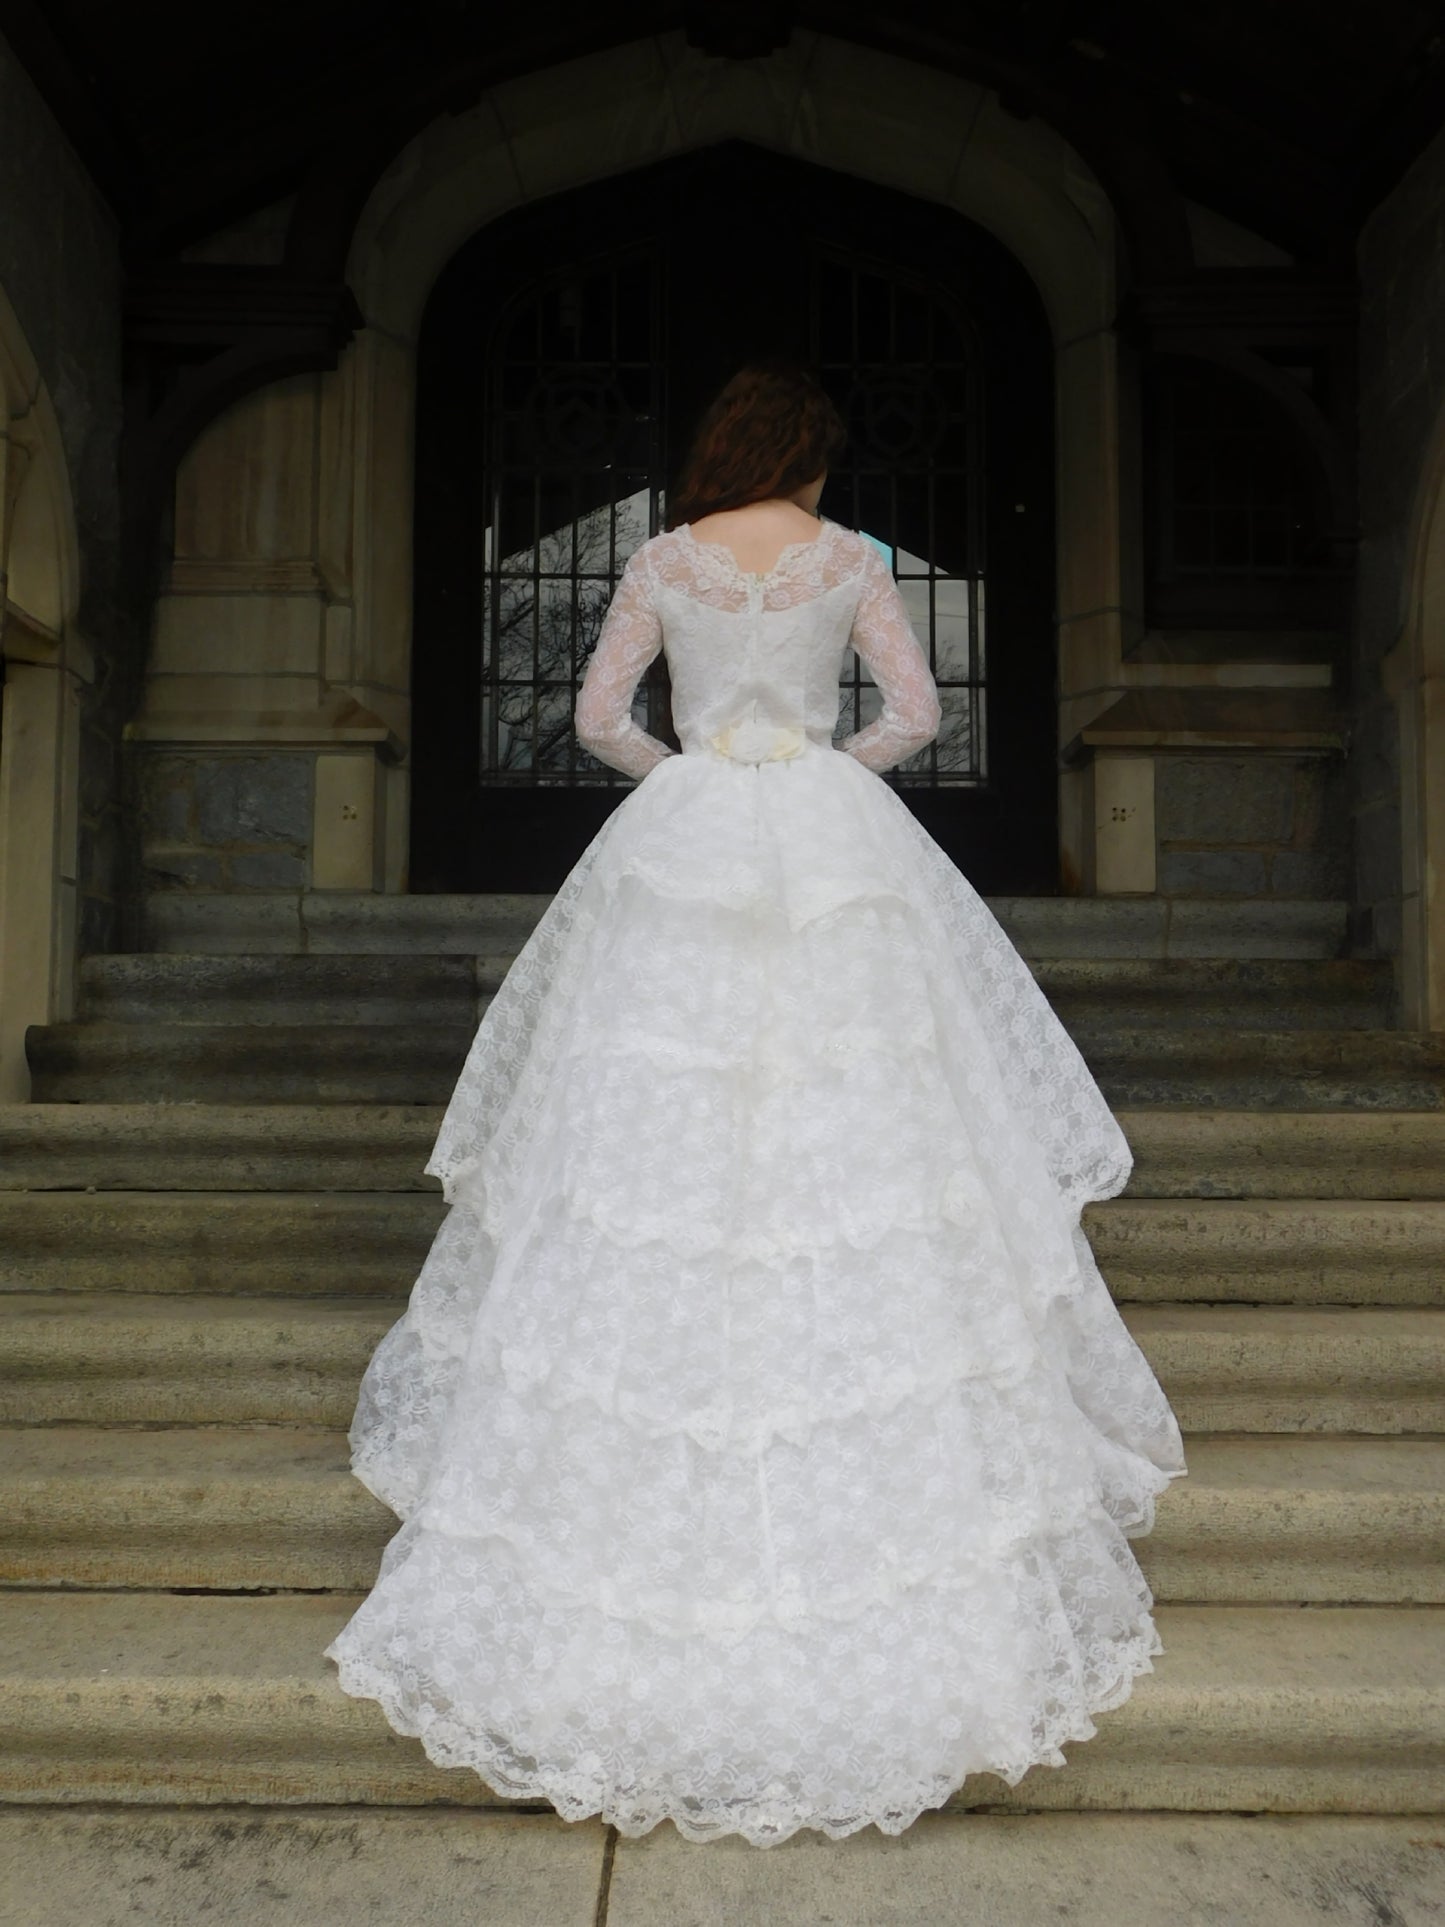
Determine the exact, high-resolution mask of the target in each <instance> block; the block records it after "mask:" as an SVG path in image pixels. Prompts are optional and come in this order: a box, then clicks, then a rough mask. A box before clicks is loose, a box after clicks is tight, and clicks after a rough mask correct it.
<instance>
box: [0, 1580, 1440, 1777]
mask: <svg viewBox="0 0 1445 1927" xmlns="http://www.w3.org/2000/svg"><path fill="white" fill-rule="evenodd" d="M358 1603H359V1600H358V1598H357V1596H356V1595H354V1594H350V1595H340V1596H338V1595H336V1594H322V1595H314V1594H312V1595H301V1596H296V1595H290V1596H280V1597H272V1598H234V1597H231V1598H227V1597H210V1598H206V1597H176V1596H173V1595H169V1594H155V1593H93V1594H88V1593H73V1594H63V1593H62V1594H57V1593H51V1592H34V1593H14V1594H11V1595H8V1596H0V1799H3V1800H10V1801H15V1802H23V1803H27V1804H54V1803H62V1802H106V1801H121V1802H127V1803H141V1804H150V1805H155V1804H159V1803H163V1802H164V1803H177V1804H184V1805H195V1806H199V1805H208V1804H215V1803H223V1802H228V1801H234V1802H241V1803H248V1802H249V1803H277V1804H282V1803H284V1804H294V1803H305V1802H312V1803H315V1804H318V1805H339V1804H345V1803H351V1802H354V1803H359V1804H363V1803H373V1802H375V1803H381V1804H385V1805H392V1806H416V1805H430V1804H441V1805H457V1804H462V1805H469V1806H477V1807H482V1806H498V1805H506V1804H509V1803H507V1802H505V1801H502V1800H500V1799H499V1798H498V1796H497V1795H496V1794H494V1793H493V1792H492V1791H491V1790H490V1789H489V1788H488V1787H487V1786H486V1784H485V1783H484V1782H483V1781H482V1780H481V1779H480V1778H479V1777H478V1776H477V1775H476V1774H475V1773H473V1772H471V1771H470V1770H469V1769H466V1768H450V1769H441V1768H438V1767H435V1766H432V1765H431V1764H430V1763H429V1762H428V1761H427V1759H426V1757H425V1754H424V1752H423V1750H422V1747H421V1745H420V1743H419V1742H418V1741H416V1740H411V1739H406V1738H403V1737H401V1736H400V1735H398V1734H397V1733H395V1732H394V1731H393V1729H392V1728H391V1726H390V1725H389V1724H388V1723H387V1721H386V1719H385V1717H384V1716H383V1714H382V1713H381V1711H380V1709H379V1708H378V1707H377V1706H376V1704H375V1703H374V1702H373V1701H370V1700H360V1699H352V1698H350V1697H349V1696H348V1695H346V1694H344V1693H343V1692H342V1691H341V1690H340V1688H339V1686H338V1685H337V1684H336V1670H335V1667H334V1666H333V1664H332V1662H331V1661H330V1660H328V1659H327V1658H325V1656H324V1651H323V1649H324V1648H325V1646H326V1645H327V1644H328V1643H329V1642H330V1640H331V1639H332V1638H333V1637H334V1636H335V1634H336V1632H337V1631H338V1630H339V1629H340V1627H341V1626H342V1625H343V1624H344V1623H345V1621H346V1620H347V1619H348V1618H349V1617H350V1616H351V1614H352V1613H353V1612H354V1611H355V1610H356V1606H357V1604H358ZM1156 1624H1157V1626H1158V1629H1159V1634H1160V1638H1161V1640H1162V1642H1163V1647H1164V1651H1163V1652H1162V1653H1161V1654H1160V1655H1158V1656H1157V1657H1156V1658H1155V1660H1154V1662H1153V1670H1152V1672H1150V1673H1147V1674H1144V1675H1143V1676H1142V1677H1141V1678H1139V1679H1138V1680H1136V1681H1135V1683H1134V1687H1133V1691H1132V1693H1131V1695H1130V1697H1129V1698H1128V1700H1127V1701H1126V1702H1125V1703H1124V1704H1123V1705H1122V1706H1118V1707H1115V1708H1113V1709H1112V1710H1110V1711H1108V1712H1101V1713H1099V1714H1098V1715H1097V1716H1096V1727H1097V1730H1096V1732H1095V1733H1094V1734H1093V1735H1092V1737H1090V1738H1089V1739H1087V1740H1086V1741H1083V1742H1079V1743H1071V1744H1070V1745H1069V1746H1068V1748H1067V1749H1066V1752H1067V1757H1068V1764H1067V1765H1066V1766H1064V1767H1049V1766H1040V1767H1036V1768H1034V1770H1033V1771H1032V1772H1031V1773H1029V1774H1028V1775H1026V1777H1025V1778H1024V1779H1023V1780H1021V1781H1020V1782H1019V1784H1018V1785H1017V1786H1015V1787H1012V1788H1009V1787H1007V1786H1005V1785H1004V1783H1003V1782H1002V1781H1001V1780H999V1779H998V1778H996V1777H995V1776H993V1775H986V1774H979V1775H975V1776H973V1777H971V1778H970V1779H969V1780H968V1781H967V1782H966V1783H965V1784H964V1786H963V1787H962V1788H961V1789H960V1790H959V1792H958V1794H957V1795H956V1796H955V1798H954V1800H953V1801H952V1802H951V1803H950V1804H952V1805H953V1806H955V1807H970V1806H987V1807H991V1808H1015V1809H1024V1810H1026V1809H1030V1808H1050V1809H1061V1808H1075V1809H1099V1808H1115V1809H1149V1808H1153V1809H1160V1810H1167V1809H1174V1810H1178V1811H1230V1810H1234V1811H1241V1810H1245V1811H1259V1812H1320V1811H1325V1812H1342V1811H1343V1812H1354V1813H1418V1814H1425V1813H1436V1812H1439V1811H1441V1810H1442V1808H1445V1614H1442V1613H1439V1612H1436V1611H1433V1610H1429V1609H1420V1608H1402V1607H1381V1606H1367V1607H1348V1606H1346V1607H1298V1606H1274V1607H1270V1606H1253V1607H1250V1606H1228V1607H1225V1606H1173V1607H1170V1606H1164V1607H1161V1608H1160V1609H1159V1612H1158V1615H1157V1619H1156Z"/></svg>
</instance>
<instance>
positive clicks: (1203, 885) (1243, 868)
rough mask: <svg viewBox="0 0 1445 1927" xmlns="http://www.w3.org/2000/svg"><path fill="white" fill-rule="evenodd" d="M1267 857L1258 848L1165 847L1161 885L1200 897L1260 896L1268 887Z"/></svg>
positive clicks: (1160, 876) (1160, 871) (1161, 859)
mask: <svg viewBox="0 0 1445 1927" xmlns="http://www.w3.org/2000/svg"><path fill="white" fill-rule="evenodd" d="M1265 883H1266V876H1265V860H1264V857H1263V856H1262V855H1261V854H1260V852H1259V851H1258V850H1165V851H1164V852H1163V853H1162V854H1161V855H1160V858H1159V888H1160V889H1161V890H1164V891H1169V892H1174V891H1178V892H1181V893H1184V894H1187V895H1190V896H1196V897H1224V896H1239V897H1257V896H1262V895H1263V894H1264V890H1265Z"/></svg>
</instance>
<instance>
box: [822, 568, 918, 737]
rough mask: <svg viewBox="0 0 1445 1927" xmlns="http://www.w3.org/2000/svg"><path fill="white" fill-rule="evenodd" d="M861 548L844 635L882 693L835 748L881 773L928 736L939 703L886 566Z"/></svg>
mask: <svg viewBox="0 0 1445 1927" xmlns="http://www.w3.org/2000/svg"><path fill="white" fill-rule="evenodd" d="M867 550H868V559H867V562H866V564H865V567H864V570H863V593H862V595H861V596H860V597H859V599H858V609H857V613H856V614H855V616H854V618H853V633H852V636H851V637H850V640H851V642H852V644H853V647H854V648H855V649H856V650H857V651H858V654H859V655H860V656H861V657H862V659H863V661H864V662H865V663H866V664H867V665H868V668H869V671H870V672H871V674H872V677H873V680H874V682H875V683H877V685H878V688H879V690H880V692H881V693H882V697H883V708H882V711H881V712H880V714H879V715H878V716H876V717H875V718H874V720H873V721H872V722H871V723H869V724H868V725H867V727H866V728H865V729H860V730H858V731H856V732H855V733H854V734H853V735H852V736H846V737H844V739H843V741H842V742H841V743H839V745H838V747H839V749H842V750H846V751H847V753H848V754H849V755H850V756H852V757H854V758H855V759H856V760H857V761H858V762H860V763H862V764H864V765H865V767H867V768H868V769H871V770H876V771H879V772H880V773H881V772H882V771H883V770H886V769H891V768H892V766H893V765H894V764H895V763H901V762H902V761H903V760H904V758H905V757H907V756H911V755H912V754H913V752H914V751H915V750H919V749H922V748H923V745H924V744H925V743H931V742H932V741H933V739H934V737H935V736H936V735H937V734H938V731H939V726H940V724H941V723H942V721H943V705H942V704H941V702H940V701H939V698H938V686H937V684H936V683H935V682H934V680H933V672H932V670H931V669H930V668H929V666H928V657H927V655H926V653H925V651H924V649H923V645H922V644H921V643H920V642H919V640H918V637H917V636H916V635H915V634H914V631H913V625H912V624H911V623H910V621H909V620H908V611H907V609H906V608H905V607H904V602H903V597H902V596H901V595H900V594H899V593H898V584H897V583H896V582H895V581H894V580H893V574H892V571H891V570H890V569H889V567H888V565H887V563H886V562H885V561H884V560H883V558H882V556H881V555H880V554H879V553H878V551H877V550H876V549H875V548H874V546H873V544H872V543H871V542H869V543H868V544H867Z"/></svg>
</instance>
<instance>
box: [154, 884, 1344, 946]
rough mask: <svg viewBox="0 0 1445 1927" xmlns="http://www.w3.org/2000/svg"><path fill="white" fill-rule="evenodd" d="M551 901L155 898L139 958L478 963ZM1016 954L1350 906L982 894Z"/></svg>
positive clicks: (1320, 930)
mask: <svg viewBox="0 0 1445 1927" xmlns="http://www.w3.org/2000/svg"><path fill="white" fill-rule="evenodd" d="M551 901H552V899H551V897H550V896H452V895H441V894H438V895H434V896H374V895H370V894H367V893H362V892H351V891H343V890H334V891H333V890H322V891H314V892H312V891H307V892H303V893H301V894H300V895H290V896H286V895H279V894H277V895H263V894H261V893H259V892H249V893H247V894H245V895H238V896H225V895H221V894H211V893H199V892H198V893H191V892H189V891H159V892H155V893H153V894H152V895H150V896H148V897H146V898H145V899H144V902H143V904H142V915H141V926H142V927H141V933H140V936H141V941H140V943H139V945H138V948H140V949H143V950H148V951H168V952H182V953H187V954H192V955H197V954H202V953H204V954H209V955H213V956H261V955H272V956H290V955H296V954H298V953H303V952H304V953H307V954H310V955H313V956H314V955H321V954H325V955H357V954H364V953H368V952H369V953H371V954H373V955H386V956H409V955H417V954H425V955H431V956H435V955H451V956H463V957H472V956H481V955H484V954H486V953H488V952H493V951H505V950H509V949H515V948H516V947H517V946H519V945H520V944H522V943H525V942H526V940H527V938H528V936H529V935H530V934H531V932H532V930H533V929H534V928H535V926H536V923H537V920H538V918H539V917H540V916H541V915H542V913H543V911H544V910H545V909H546V908H547V905H548V904H549V903H550V902H551ZM986 901H987V903H988V906H989V908H990V909H991V910H992V912H993V914H994V915H995V916H996V917H997V918H998V920H999V922H1000V923H1001V924H1002V925H1003V927H1004V929H1005V930H1006V931H1007V932H1008V935H1009V938H1010V940H1011V941H1012V942H1013V943H1014V944H1015V945H1016V946H1017V948H1018V949H1019V950H1020V952H1021V953H1022V954H1023V955H1024V956H1026V957H1227V958H1240V957H1259V958H1277V959H1289V958H1300V959H1305V958H1328V957H1343V956H1345V955H1346V954H1347V951H1348V947H1349V906H1348V905H1347V904H1346V903H1344V902H1341V901H1339V900H1330V901H1324V900H1317V899H1314V898H1307V897H1296V898H1288V897H1263V898H1258V899H1253V900H1247V899H1242V898H1238V897H1189V898H1183V897H1181V898H1176V899H1169V898H1165V897H990V898H987V899H986Z"/></svg>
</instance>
